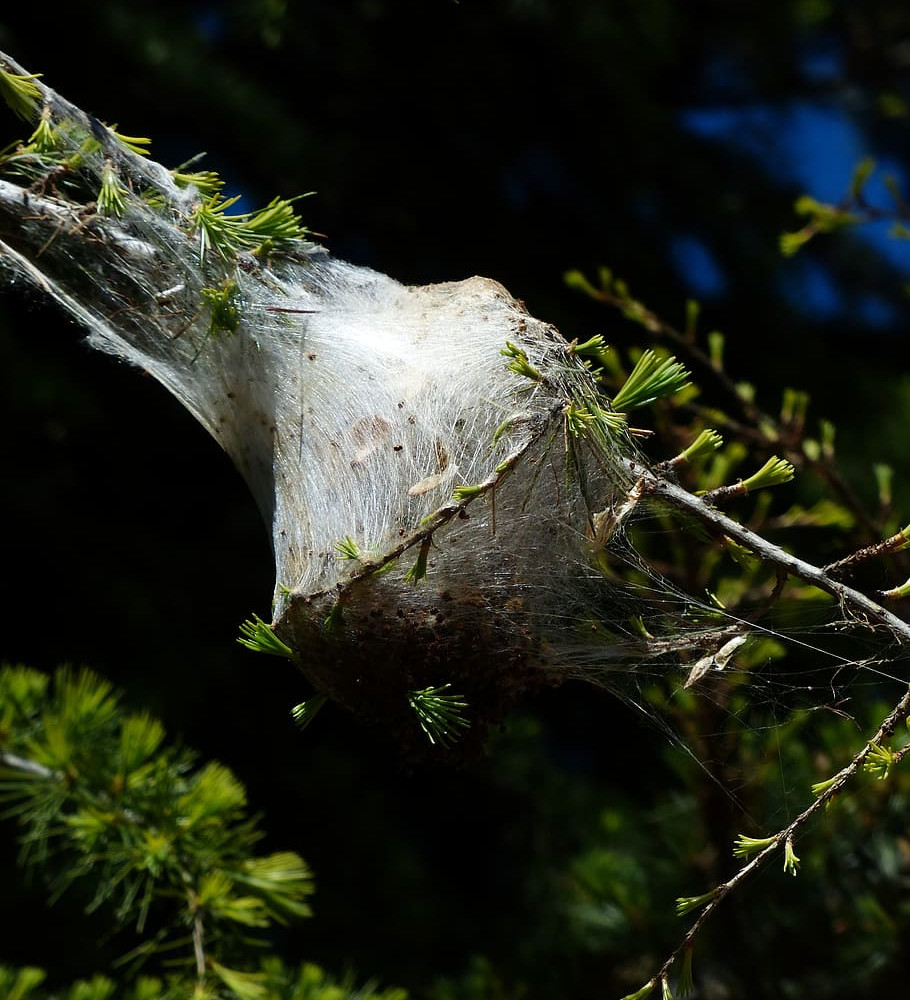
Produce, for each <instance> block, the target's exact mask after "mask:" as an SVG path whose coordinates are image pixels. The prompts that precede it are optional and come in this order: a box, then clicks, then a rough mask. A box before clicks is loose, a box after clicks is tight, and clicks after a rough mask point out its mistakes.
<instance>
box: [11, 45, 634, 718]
mask: <svg viewBox="0 0 910 1000" xmlns="http://www.w3.org/2000/svg"><path fill="white" fill-rule="evenodd" d="M0 66H2V67H3V69H4V72H6V73H7V76H8V77H9V76H10V75H12V76H14V77H15V78H16V79H17V80H19V81H25V82H24V83H20V84H17V86H22V87H24V88H25V89H26V90H27V93H26V97H27V99H28V100H30V101H31V105H29V107H30V109H31V113H32V117H33V118H34V119H35V121H36V122H37V128H36V130H35V132H34V134H33V135H32V137H31V139H30V140H29V141H28V142H27V143H24V144H23V145H22V146H20V147H19V148H18V149H17V150H15V151H14V152H13V153H12V154H9V155H7V156H6V157H5V159H4V161H3V163H2V164H0V169H2V172H3V175H4V176H3V178H0V265H2V267H3V268H4V270H5V271H6V273H7V274H8V275H11V276H13V277H14V278H19V279H23V280H24V281H26V282H28V283H29V284H31V285H33V286H35V287H37V288H38V289H40V291H41V292H43V293H45V294H47V295H49V296H50V297H52V298H53V299H55V300H56V301H57V302H58V303H59V304H60V305H61V306H62V307H63V308H64V309H65V310H66V311H67V312H68V313H70V314H71V315H73V316H74V317H75V318H76V319H77V320H79V322H80V323H82V324H84V325H85V326H86V327H87V328H88V331H89V341H90V343H91V344H92V345H93V346H95V347H97V348H99V349H101V350H103V351H107V352H110V353H112V354H115V355H117V356H119V357H121V358H124V359H126V360H127V361H129V362H131V363H133V364H135V365H138V366H139V367H141V368H142V369H144V370H145V371H147V372H149V373H150V374H152V375H153V376H154V377H155V378H156V379H158V380H159V381H160V382H161V383H162V384H163V385H165V386H166V387H167V388H168V389H169V390H170V391H171V392H172V393H173V394H174V395H175V396H177V398H179V399H180V400H181V402H182V403H183V404H184V405H185V406H186V407H187V408H188V409H189V410H190V411H191V412H192V413H193V415H194V416H195V417H196V418H197V419H198V420H199V421H200V422H201V423H202V424H203V425H204V426H205V427H206V428H207V429H208V430H209V432H210V433H211V434H212V436H213V437H215V438H216V440H218V441H219V443H220V444H221V445H222V447H223V448H224V449H225V450H226V451H227V452H228V454H229V455H230V456H231V458H232V459H233V461H234V462H235V464H236V465H237V468H238V469H239V470H240V472H241V473H242V475H243V477H244V478H245V480H246V482H247V483H248V484H249V487H250V489H251V490H252V492H253V494H254V495H255V497H256V499H257V502H258V504H259V506H260V508H261V510H262V512H263V514H264V516H265V517H266V519H267V521H268V522H269V523H270V524H271V527H272V540H273V545H274V554H275V565H276V588H275V595H274V603H273V616H274V617H273V624H274V628H275V630H276V633H277V634H278V635H279V636H280V637H281V639H282V640H283V641H284V642H285V643H286V644H287V645H288V646H289V648H290V649H291V650H292V651H293V653H294V655H295V657H296V658H297V659H298V661H299V662H300V664H301V666H302V668H303V669H304V671H305V672H306V673H307V675H308V676H309V677H310V679H311V680H313V681H314V683H315V684H316V685H317V687H318V688H319V689H320V690H322V691H323V692H326V693H328V694H330V695H331V696H332V697H333V698H335V699H336V700H339V701H341V702H343V703H346V704H348V705H351V706H352V707H355V708H357V709H358V710H359V711H361V712H365V713H366V714H368V715H375V716H378V717H381V718H389V717H391V716H395V715H397V714H407V711H408V710H407V703H408V699H407V698H406V697H405V693H406V692H407V691H409V690H414V689H416V688H420V687H421V686H422V685H424V684H427V685H429V684H442V683H449V682H455V683H456V684H457V685H458V687H459V690H460V691H470V690H478V689H480V690H482V691H483V699H484V703H485V704H486V706H487V707H488V709H489V711H490V712H491V713H493V714H495V713H497V712H498V711H499V708H501V706H500V705H499V702H500V701H503V702H507V701H509V700H510V698H511V697H512V695H513V694H514V693H515V692H516V691H518V690H521V689H523V688H524V687H526V686H528V685H536V684H539V683H541V682H542V681H545V680H549V679H552V678H554V677H559V676H562V675H564V673H565V671H566V670H567V669H571V667H572V664H573V663H576V662H577V661H578V658H579V656H581V657H582V658H583V659H586V661H587V662H590V661H591V659H592V652H591V644H592V638H591V636H590V634H589V633H591V632H594V633H597V634H596V638H595V640H593V641H595V644H596V649H595V652H594V654H593V658H600V659H604V660H609V659H610V658H611V657H613V656H615V655H617V650H618V648H619V646H621V645H622V644H623V639H622V634H623V633H625V639H626V640H628V641H629V642H631V643H632V644H633V645H634V644H635V643H638V644H639V645H641V644H642V642H643V640H642V639H641V636H642V635H644V634H646V633H645V632H644V630H641V629H639V631H638V633H637V635H636V631H635V629H634V628H633V627H631V626H627V625H625V624H623V623H624V622H626V621H628V620H629V618H630V614H629V612H628V610H627V609H625V607H624V603H623V602H624V598H621V597H620V595H619V594H618V593H617V592H616V591H615V589H614V588H613V587H612V586H611V585H609V584H608V583H607V582H606V578H605V575H604V572H603V565H602V557H603V549H604V547H605V545H607V544H608V542H609V540H610V537H611V535H612V534H613V531H614V529H615V526H616V525H615V522H616V520H617V519H616V518H615V517H614V516H613V515H612V514H611V512H612V511H614V509H622V510H626V509H628V508H629V507H630V506H634V505H630V504H629V503H628V502H625V504H623V501H624V500H625V499H626V498H627V496H628V495H629V491H630V490H631V488H632V485H633V482H634V476H633V475H630V473H629V472H628V470H627V467H626V466H625V465H624V464H623V459H628V458H629V456H630V455H631V454H632V452H633V450H632V448H631V445H630V442H629V439H628V436H627V433H626V429H625V425H624V423H623V420H622V419H621V418H620V417H619V416H618V415H617V414H615V413H612V412H611V410H610V407H609V403H608V402H607V401H606V399H605V397H603V396H602V395H601V394H600V393H599V391H598V387H597V384H596V381H595V379H594V378H593V376H592V374H591V372H590V370H589V367H588V366H587V365H586V364H585V363H584V361H583V359H582V358H581V357H580V356H579V355H578V354H576V353H574V352H573V351H572V350H570V349H569V345H567V344H566V343H565V341H564V340H563V339H562V338H560V336H559V334H558V333H557V331H555V330H554V329H553V328H552V327H550V326H549V325H548V324H546V323H543V322H540V321H539V320H536V319H534V318H533V317H531V316H530V315H528V313H527V312H526V311H525V309H524V307H523V306H522V305H521V304H520V303H518V302H516V301H515V300H514V299H513V298H512V297H511V296H510V295H509V294H508V293H507V292H506V291H505V289H504V288H502V286H500V285H499V284H497V283H496V282H494V281H491V280H488V279H484V278H470V279H468V280H466V281H460V282H453V283H448V284H441V285H430V286H424V287H406V286H403V285H401V284H399V283H398V282H396V281H394V280H392V279H391V278H388V277H386V276H384V275H381V274H377V273H375V272H373V271H370V270H368V269H366V268H362V267H355V266H352V265H350V264H347V263H345V262H343V261H339V260H336V259H334V258H333V257H331V256H330V255H329V254H328V253H326V252H325V251H324V250H323V249H322V248H321V247H319V246H317V245H315V244H314V243H312V242H310V241H308V240H307V238H306V236H307V233H306V230H305V229H304V228H303V227H302V226H301V225H300V222H299V219H297V217H296V215H295V214H294V211H293V209H292V208H291V203H290V202H287V201H281V200H276V201H275V202H273V203H272V204H271V205H270V206H268V208H267V209H265V210H263V211H262V212H258V213H238V214H231V213H230V212H229V211H228V210H229V209H230V207H231V205H232V204H233V200H231V199H221V197H220V195H219V194H218V185H217V179H213V175H210V174H181V173H180V172H179V171H170V170H167V169H165V168H164V167H163V166H161V165H159V164H157V163H155V162H153V161H151V160H149V159H148V158H147V157H146V155H145V152H146V151H145V150H144V148H143V146H144V145H145V140H136V139H128V138H125V137H123V136H120V135H118V134H117V133H116V132H115V131H114V130H112V129H111V128H109V127H108V126H106V125H103V124H102V123H101V122H99V121H97V120H96V119H94V118H92V117H90V116H88V115H86V114H84V113H83V112H82V111H80V110H79V109H78V108H75V107H74V106H72V105H71V104H69V103H68V102H67V101H65V100H64V99H63V98H61V97H60V96H59V95H57V94H56V93H55V92H54V91H52V90H50V89H49V88H47V87H45V86H44V85H43V84H41V83H40V81H38V80H37V79H35V78H28V77H27V75H26V74H24V71H23V70H22V69H21V68H20V67H18V66H17V65H16V64H15V63H14V62H13V61H12V60H11V59H9V58H7V57H4V56H0ZM636 496H637V494H636ZM617 607H620V608H623V610H622V611H620V612H618V613H617V612H616V608H617ZM611 609H612V610H611ZM607 618H612V619H615V621H614V622H613V631H612V632H608V631H607V630H606V629H602V630H600V631H598V627H597V625H596V624H595V625H594V627H593V628H592V626H591V622H598V621H602V620H606V619H607ZM617 623H618V624H617ZM618 636H619V638H617V637H618ZM580 649H581V650H583V653H581V654H580V653H579V650H580Z"/></svg>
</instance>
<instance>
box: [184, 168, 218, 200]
mask: <svg viewBox="0 0 910 1000" xmlns="http://www.w3.org/2000/svg"><path fill="white" fill-rule="evenodd" d="M171 176H172V177H173V178H174V183H175V184H177V185H178V186H179V187H194V188H195V189H196V190H197V191H198V192H199V193H200V194H201V195H204V196H205V197H209V198H211V197H212V196H213V195H217V194H218V192H219V191H220V190H221V189H222V188H223V187H224V181H223V180H222V179H221V178H220V177H219V176H218V174H216V173H215V171H214V170H196V171H190V172H187V171H183V170H181V169H180V168H179V167H178V168H177V169H176V170H172V171H171Z"/></svg>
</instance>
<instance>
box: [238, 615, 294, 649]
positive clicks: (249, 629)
mask: <svg viewBox="0 0 910 1000" xmlns="http://www.w3.org/2000/svg"><path fill="white" fill-rule="evenodd" d="M237 641H238V642H239V643H240V645H241V646H246V648H247V649H252V650H253V651H254V652H256V653H269V654H271V655H272V656H284V657H286V658H287V659H289V660H292V659H293V658H294V651H293V650H292V649H291V647H290V646H286V645H285V644H284V643H283V642H282V641H281V640H280V639H279V638H278V636H277V635H275V632H274V631H273V630H272V627H271V625H267V624H266V623H265V622H264V621H263V620H262V619H261V618H260V617H259V615H253V618H252V621H251V620H249V619H248V620H247V621H245V622H244V623H243V624H242V625H241V626H240V635H239V636H238V638H237Z"/></svg>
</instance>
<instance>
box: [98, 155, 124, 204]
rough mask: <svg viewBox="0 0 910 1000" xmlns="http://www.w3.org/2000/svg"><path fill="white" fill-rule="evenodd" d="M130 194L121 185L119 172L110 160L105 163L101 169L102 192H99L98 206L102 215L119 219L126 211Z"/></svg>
mask: <svg viewBox="0 0 910 1000" xmlns="http://www.w3.org/2000/svg"><path fill="white" fill-rule="evenodd" d="M128 195H129V192H128V191H127V190H126V188H125V187H124V186H123V185H122V184H121V183H120V179H119V178H118V176H117V171H116V170H115V169H114V165H113V163H112V162H111V161H110V159H107V160H105V161H104V166H103V167H102V168H101V190H100V191H99V192H98V198H97V199H96V204H97V206H98V211H99V213H100V214H101V215H116V216H117V217H118V218H119V217H120V216H121V215H123V213H124V211H126V199H127V197H128Z"/></svg>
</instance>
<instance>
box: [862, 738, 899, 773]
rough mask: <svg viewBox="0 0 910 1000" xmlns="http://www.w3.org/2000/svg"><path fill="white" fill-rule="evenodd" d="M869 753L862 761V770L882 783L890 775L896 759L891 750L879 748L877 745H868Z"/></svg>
mask: <svg viewBox="0 0 910 1000" xmlns="http://www.w3.org/2000/svg"><path fill="white" fill-rule="evenodd" d="M869 748H870V749H869V753H868V754H867V755H866V759H865V761H863V770H864V771H865V772H866V774H870V775H871V776H872V777H873V778H875V779H876V780H878V781H884V780H885V779H886V778H887V777H888V775H889V774H890V773H891V768H892V767H893V766H894V764H895V761H896V758H895V755H894V751H893V750H889V749H888V747H882V746H879V745H878V744H877V743H870V744H869Z"/></svg>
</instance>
